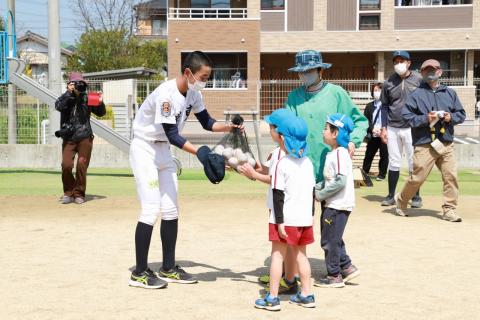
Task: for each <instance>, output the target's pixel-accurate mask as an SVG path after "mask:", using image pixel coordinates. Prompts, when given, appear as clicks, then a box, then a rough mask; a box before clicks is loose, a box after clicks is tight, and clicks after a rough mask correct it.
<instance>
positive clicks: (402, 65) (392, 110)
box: [380, 50, 422, 208]
mask: <svg viewBox="0 0 480 320" xmlns="http://www.w3.org/2000/svg"><path fill="white" fill-rule="evenodd" d="M393 64H394V69H395V73H394V74H392V75H391V76H390V77H389V78H388V79H387V80H385V82H384V84H383V88H382V93H381V96H380V99H381V101H382V140H383V141H384V142H386V143H387V148H388V195H387V196H386V197H385V199H384V200H383V201H382V206H391V205H394V204H395V200H394V199H393V196H394V195H395V189H396V187H397V183H398V179H399V177H400V166H401V164H402V154H403V153H404V150H405V156H406V158H407V161H408V170H409V172H410V173H411V172H412V171H413V144H412V133H411V128H410V126H409V125H408V123H407V122H406V121H405V120H404V119H403V117H402V111H403V109H404V108H405V101H406V99H407V97H408V96H409V95H410V94H411V93H412V92H413V91H415V90H416V89H417V88H418V86H419V85H420V82H421V81H422V77H421V75H420V74H418V73H417V72H413V71H410V70H409V68H410V64H411V61H410V54H409V53H408V52H407V51H402V50H398V51H395V52H394V53H393ZM421 206H422V198H421V197H420V194H419V193H417V194H416V195H415V197H413V199H412V208H420V207H421Z"/></svg>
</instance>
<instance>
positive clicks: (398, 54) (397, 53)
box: [392, 50, 410, 60]
mask: <svg viewBox="0 0 480 320" xmlns="http://www.w3.org/2000/svg"><path fill="white" fill-rule="evenodd" d="M396 57H402V58H403V59H405V60H410V54H409V53H408V52H407V51H405V50H397V51H394V52H393V55H392V59H393V60H395V58H396Z"/></svg>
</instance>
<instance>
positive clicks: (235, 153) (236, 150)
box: [233, 148, 243, 158]
mask: <svg viewBox="0 0 480 320" xmlns="http://www.w3.org/2000/svg"><path fill="white" fill-rule="evenodd" d="M241 154H243V151H242V149H240V148H235V150H233V156H234V157H237V158H238V157H239V156H240V155H241Z"/></svg>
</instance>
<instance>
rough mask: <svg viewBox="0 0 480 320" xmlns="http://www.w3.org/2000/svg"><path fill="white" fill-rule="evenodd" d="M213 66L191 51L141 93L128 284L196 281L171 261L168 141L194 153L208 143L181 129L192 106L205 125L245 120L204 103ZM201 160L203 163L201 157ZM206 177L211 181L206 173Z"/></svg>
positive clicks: (173, 204) (172, 178)
mask: <svg viewBox="0 0 480 320" xmlns="http://www.w3.org/2000/svg"><path fill="white" fill-rule="evenodd" d="M212 67H213V64H212V62H211V60H210V59H209V58H208V56H207V55H206V54H204V53H203V52H200V51H194V52H192V53H190V54H189V55H188V56H187V57H186V58H185V61H184V63H183V66H182V75H181V76H179V77H177V78H176V79H172V80H169V81H166V82H164V83H162V84H161V85H160V86H158V87H157V88H156V89H155V90H154V91H153V92H152V93H151V94H150V95H149V96H148V97H147V98H146V99H145V101H144V102H143V104H142V105H141V107H140V109H139V111H138V113H137V115H136V117H135V121H134V123H133V133H134V137H133V140H132V143H131V146H130V164H131V167H132V170H133V174H134V176H135V182H136V187H137V193H138V198H139V200H140V204H141V212H140V216H139V218H138V223H137V227H136V230H135V253H136V267H135V270H134V271H133V272H132V275H131V277H130V281H129V285H131V286H135V287H142V288H148V289H157V288H164V287H166V286H167V282H177V283H196V282H197V280H196V279H195V278H194V277H193V276H192V275H190V274H188V273H187V272H185V270H183V269H182V268H181V267H180V266H177V265H175V245H176V241H177V232H178V214H179V211H178V202H177V191H178V184H177V175H176V166H175V164H174V162H173V159H172V154H171V152H170V145H174V146H176V147H178V148H180V149H183V150H185V151H186V152H189V153H191V154H195V155H199V154H200V152H199V153H198V154H197V151H199V150H202V148H203V149H208V147H206V146H203V147H201V148H199V149H197V147H195V146H194V145H193V144H191V143H190V142H189V141H187V140H186V139H185V138H184V137H182V136H181V135H180V132H181V131H182V129H183V127H184V125H185V121H186V120H187V118H188V116H189V115H190V113H192V112H193V114H195V117H196V118H197V119H198V120H199V122H200V123H201V125H202V127H203V128H204V129H205V130H208V131H213V132H229V131H230V130H231V129H232V128H233V127H240V128H241V130H243V126H236V125H233V124H224V123H219V122H216V121H215V119H213V118H212V117H211V116H210V115H209V114H208V112H207V110H206V108H205V105H204V101H203V97H202V95H201V93H200V90H201V89H203V88H204V87H205V85H206V81H207V80H208V78H209V77H210V74H211V71H212ZM203 151H205V150H203ZM207 151H209V150H207ZM207 153H208V152H207ZM199 159H200V157H199ZM200 160H201V161H202V159H200ZM222 161H223V158H222ZM202 164H203V165H204V166H206V164H205V163H204V162H203V161H202ZM222 169H223V170H224V165H223V167H222ZM206 171H207V170H206ZM221 178H223V175H222V176H221ZM209 179H210V180H211V181H212V179H211V178H210V176H209ZM220 180H221V179H220ZM212 182H213V181H212ZM215 182H219V180H217V181H215ZM158 218H160V219H161V221H162V222H161V226H160V237H161V241H162V253H163V260H162V261H163V265H162V267H161V268H160V270H159V271H158V273H156V272H153V271H152V270H151V269H150V268H149V267H148V263H147V261H148V250H149V248H150V240H151V236H152V231H153V226H154V225H155V222H156V221H157V219H158Z"/></svg>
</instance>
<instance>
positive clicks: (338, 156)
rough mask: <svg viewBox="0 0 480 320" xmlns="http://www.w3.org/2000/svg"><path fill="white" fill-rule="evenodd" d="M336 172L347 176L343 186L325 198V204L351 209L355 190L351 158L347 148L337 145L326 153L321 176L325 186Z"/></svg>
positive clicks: (333, 178) (332, 179)
mask: <svg viewBox="0 0 480 320" xmlns="http://www.w3.org/2000/svg"><path fill="white" fill-rule="evenodd" d="M337 174H341V175H344V176H346V177H347V183H346V185H345V187H344V188H343V189H342V190H340V191H338V192H337V193H335V194H334V195H333V196H331V197H330V198H328V199H326V200H325V202H326V203H325V206H326V207H328V208H332V209H337V210H347V211H352V210H353V208H354V207H355V190H354V185H353V169H352V159H351V158H350V154H349V153H348V150H347V149H345V148H344V147H338V148H336V149H335V150H332V151H330V152H329V153H327V158H326V160H325V168H324V169H323V176H324V178H325V187H327V186H328V185H330V184H332V183H333V181H334V180H335V177H336V176H337Z"/></svg>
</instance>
